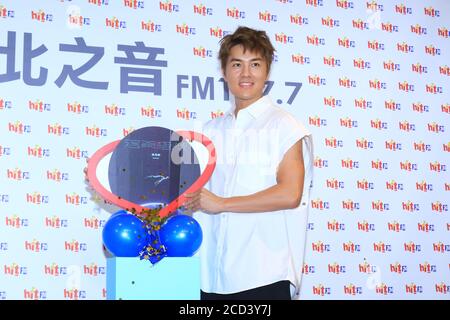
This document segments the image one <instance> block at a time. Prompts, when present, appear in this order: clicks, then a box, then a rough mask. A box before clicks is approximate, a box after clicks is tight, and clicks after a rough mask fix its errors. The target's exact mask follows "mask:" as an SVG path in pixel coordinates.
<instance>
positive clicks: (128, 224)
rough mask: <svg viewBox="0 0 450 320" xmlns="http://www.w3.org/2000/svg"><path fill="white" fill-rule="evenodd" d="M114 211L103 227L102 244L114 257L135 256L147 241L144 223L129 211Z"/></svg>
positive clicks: (147, 235) (147, 236)
mask: <svg viewBox="0 0 450 320" xmlns="http://www.w3.org/2000/svg"><path fill="white" fill-rule="evenodd" d="M119 213H120V211H119V212H116V213H115V214H113V215H112V216H111V217H110V218H109V219H108V221H107V222H106V224H105V227H104V228H103V233H102V237H103V244H104V245H105V247H106V249H108V251H109V252H111V254H113V255H114V256H116V257H137V256H139V252H140V251H142V250H143V249H144V248H145V247H146V245H147V243H148V241H149V234H148V231H147V228H146V225H145V223H144V222H143V221H142V220H141V219H139V218H138V217H136V216H135V215H133V214H131V213H127V212H125V213H121V214H119Z"/></svg>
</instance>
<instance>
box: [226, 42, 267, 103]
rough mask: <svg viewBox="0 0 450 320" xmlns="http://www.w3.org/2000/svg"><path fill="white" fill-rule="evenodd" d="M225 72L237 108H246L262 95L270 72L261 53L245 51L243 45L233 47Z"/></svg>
mask: <svg viewBox="0 0 450 320" xmlns="http://www.w3.org/2000/svg"><path fill="white" fill-rule="evenodd" d="M223 73H224V79H225V81H227V83H228V87H229V88H230V91H231V93H232V94H233V95H234V97H235V102H236V107H237V108H245V107H247V106H249V105H250V104H252V103H253V102H255V101H256V100H258V99H259V98H261V97H262V94H263V90H264V85H265V82H266V80H267V76H268V74H267V64H266V61H265V60H264V58H263V57H262V56H261V55H260V54H259V53H255V52H251V51H249V50H246V51H245V53H244V47H243V46H242V45H236V46H234V47H232V48H231V50H230V56H229V57H228V61H227V64H226V67H225V70H223Z"/></svg>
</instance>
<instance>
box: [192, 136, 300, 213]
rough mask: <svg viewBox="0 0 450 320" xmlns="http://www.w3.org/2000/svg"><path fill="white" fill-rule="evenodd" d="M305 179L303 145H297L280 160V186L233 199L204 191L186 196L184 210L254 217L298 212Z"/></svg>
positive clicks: (278, 176)
mask: <svg viewBox="0 0 450 320" xmlns="http://www.w3.org/2000/svg"><path fill="white" fill-rule="evenodd" d="M304 176H305V166H304V162H303V152H302V142H301V141H297V142H296V143H295V144H294V145H293V146H292V147H291V148H290V149H289V150H288V151H287V152H286V153H285V155H284V157H283V159H282V160H281V162H280V164H279V166H278V171H277V183H276V184H275V185H273V186H272V187H269V188H267V189H264V190H261V191H259V192H256V193H254V194H251V195H248V196H239V197H230V198H222V197H219V196H216V195H215V194H214V193H212V192H210V191H208V190H206V189H204V188H203V189H201V190H199V191H197V192H194V193H191V194H187V195H186V196H187V197H188V198H190V200H189V201H188V202H186V203H185V207H186V208H187V209H190V210H192V211H197V210H201V211H204V212H208V213H220V212H240V213H252V212H266V211H277V210H284V209H292V208H296V207H298V206H299V204H300V201H301V197H302V193H303V180H304ZM249 183H251V181H249Z"/></svg>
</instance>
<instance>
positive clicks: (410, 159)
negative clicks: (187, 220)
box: [0, 0, 450, 300]
mask: <svg viewBox="0 0 450 320" xmlns="http://www.w3.org/2000/svg"><path fill="white" fill-rule="evenodd" d="M239 25H247V26H251V27H254V28H258V29H264V30H266V31H267V32H268V34H269V36H270V38H271V40H272V41H273V43H274V45H275V46H276V49H277V53H276V57H275V63H274V66H273V71H272V74H271V79H270V81H269V82H268V84H267V87H266V93H268V94H270V95H271V96H272V98H273V100H274V101H275V102H276V103H278V104H279V105H280V106H281V107H283V108H285V109H286V110H289V111H290V112H292V113H293V114H295V115H296V116H297V117H298V118H299V119H300V120H302V121H303V122H304V124H305V125H306V126H307V127H308V128H309V129H310V130H311V132H312V133H313V137H314V145H315V159H314V166H315V181H314V186H313V193H312V195H311V202H310V206H311V210H310V219H309V224H308V242H307V248H306V250H307V253H306V261H305V264H304V267H303V273H304V278H303V286H302V291H301V296H302V298H303V299H449V297H450V218H449V212H448V210H449V208H448V206H449V195H450V176H449V167H448V166H449V161H448V160H449V155H450V138H449V127H450V121H449V119H450V115H449V113H450V96H449V90H450V87H449V83H450V67H449V65H448V64H449V61H450V55H449V52H450V37H449V36H450V34H449V29H450V4H449V3H448V2H447V1H430V2H424V1H347V0H336V1H331V0H330V1H325V0H324V1H320V0H272V1H257V2H255V1H169V0H165V1H150V0H145V1H135V0H123V1H119V0H117V1H112V0H111V1H108V0H78V1H75V0H73V1H70V0H60V1H57V0H54V1H32V2H24V1H5V0H0V215H1V217H0V270H1V271H0V299H71V300H77V299H106V286H105V284H106V279H105V274H106V260H105V255H104V252H103V251H102V246H101V231H102V227H103V226H104V224H105V222H106V220H107V219H108V217H109V215H110V214H111V212H114V210H115V208H113V207H110V206H108V205H106V204H104V203H103V201H102V200H101V199H99V198H98V197H96V196H95V194H93V193H92V192H91V191H90V190H89V189H88V188H87V186H86V184H85V182H84V177H83V168H84V167H85V166H86V159H87V158H88V157H89V156H90V155H92V154H93V152H95V151H96V150H97V149H98V148H99V147H101V146H103V145H105V144H106V143H108V142H111V141H113V140H117V139H120V138H122V137H124V136H125V135H126V134H128V133H129V132H131V131H132V130H134V129H137V128H141V127H144V126H151V125H156V126H164V127H167V128H170V129H173V130H177V129H193V130H200V129H199V128H201V123H202V122H205V121H207V120H209V119H211V118H214V117H218V116H220V115H221V114H222V113H223V112H225V111H226V110H227V109H228V108H229V106H230V96H229V94H228V91H227V87H226V84H225V83H224V81H223V78H222V76H221V73H220V69H219V64H218V61H217V58H216V57H217V51H218V41H219V40H220V39H221V38H222V37H223V36H224V35H226V34H228V33H230V32H232V31H233V30H234V29H235V28H236V27H237V26H239ZM264 267H265V268H270V266H264ZM180 272H182V270H180Z"/></svg>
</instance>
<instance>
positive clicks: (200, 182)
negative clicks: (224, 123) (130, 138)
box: [87, 130, 216, 218]
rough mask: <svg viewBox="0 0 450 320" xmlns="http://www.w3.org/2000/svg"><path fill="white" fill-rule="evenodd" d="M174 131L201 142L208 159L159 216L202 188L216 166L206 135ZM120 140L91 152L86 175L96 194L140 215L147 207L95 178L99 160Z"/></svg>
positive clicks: (212, 150)
mask: <svg viewBox="0 0 450 320" xmlns="http://www.w3.org/2000/svg"><path fill="white" fill-rule="evenodd" d="M176 133H177V134H179V135H180V136H182V137H183V138H185V139H187V140H189V141H193V140H195V141H197V142H200V143H201V144H203V146H205V147H206V149H208V153H209V159H208V164H207V165H206V168H205V170H204V171H203V173H202V174H201V175H200V177H199V178H198V179H197V180H196V181H195V182H194V183H193V184H192V185H191V186H190V187H189V188H187V189H186V190H185V191H184V192H183V193H182V194H181V195H180V196H179V197H178V198H176V199H175V200H173V201H172V202H171V203H169V204H168V205H167V206H165V207H164V208H162V209H161V210H160V211H159V216H160V217H161V218H164V217H165V216H167V215H169V214H171V213H172V212H175V210H176V209H178V208H179V207H180V206H182V205H183V204H184V203H185V202H186V200H187V199H186V197H185V196H184V194H185V193H192V192H195V191H197V190H199V189H200V188H202V187H203V186H204V185H205V184H206V182H208V180H209V178H210V177H211V175H212V173H213V172H214V169H215V167H216V149H215V148H214V144H213V143H212V141H211V140H210V139H209V138H208V137H206V136H204V135H203V134H201V133H198V132H195V131H185V130H182V131H176ZM120 141H121V140H116V141H113V142H111V143H108V144H107V145H105V146H103V147H101V148H100V149H98V150H97V151H96V152H95V153H94V154H93V156H92V157H91V158H89V162H88V166H87V177H88V179H89V184H90V185H91V186H92V187H93V188H94V190H95V191H96V192H97V193H98V194H100V196H101V197H102V198H103V199H105V200H106V201H108V202H110V203H112V204H115V205H116V206H118V207H120V208H122V209H125V210H127V211H133V210H134V211H135V212H134V213H135V214H137V215H140V213H142V212H143V211H148V210H149V209H148V208H146V207H142V206H140V205H138V204H136V203H133V202H130V201H128V200H125V199H122V198H120V197H118V196H116V195H115V194H113V193H112V192H110V191H109V190H107V189H106V188H105V187H103V185H102V184H101V183H100V181H99V180H98V179H97V174H96V172H97V166H98V164H99V162H100V160H102V159H103V158H104V157H105V156H106V155H107V154H109V153H111V152H113V151H114V149H115V148H116V147H117V145H118V144H119V143H120Z"/></svg>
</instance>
